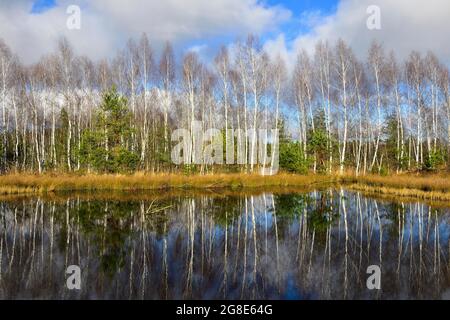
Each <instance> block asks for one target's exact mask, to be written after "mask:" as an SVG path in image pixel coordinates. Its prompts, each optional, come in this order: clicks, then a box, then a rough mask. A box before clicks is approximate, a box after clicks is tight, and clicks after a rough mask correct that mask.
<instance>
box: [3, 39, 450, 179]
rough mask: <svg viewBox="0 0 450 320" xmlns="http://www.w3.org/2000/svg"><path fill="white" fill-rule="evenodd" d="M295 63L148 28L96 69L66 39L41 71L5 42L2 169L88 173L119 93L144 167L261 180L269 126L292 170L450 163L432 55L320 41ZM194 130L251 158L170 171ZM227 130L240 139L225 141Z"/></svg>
mask: <svg viewBox="0 0 450 320" xmlns="http://www.w3.org/2000/svg"><path fill="white" fill-rule="evenodd" d="M157 49H158V48H157ZM288 66H291V64H289V61H285V60H284V58H283V57H281V56H279V55H276V56H272V55H271V54H270V52H266V51H265V50H264V49H263V47H262V46H261V44H260V42H259V40H258V38H257V37H255V36H249V37H248V39H247V40H245V41H237V42H236V43H234V44H233V45H230V46H226V47H225V46H224V47H222V48H221V49H220V50H218V53H217V55H216V56H213V57H209V59H208V58H205V57H200V56H199V54H198V53H196V52H194V51H186V52H182V53H178V52H175V51H174V49H173V47H172V45H171V44H170V43H167V44H166V45H165V46H164V47H163V48H162V50H159V49H158V50H155V48H154V47H153V45H152V43H151V42H150V41H149V38H148V37H147V35H145V34H143V35H142V36H141V37H140V38H139V39H138V40H135V39H130V40H129V41H128V42H127V43H126V44H125V45H124V47H123V49H122V50H119V51H118V52H117V54H116V55H115V56H114V57H113V58H109V59H102V60H99V61H92V60H91V59H89V58H88V57H85V56H77V54H76V52H75V50H74V49H73V48H72V47H71V45H70V43H69V42H68V41H67V40H66V39H64V38H63V39H60V40H59V42H58V46H57V50H56V51H55V52H54V53H52V54H49V55H47V56H44V57H42V58H41V59H40V60H39V62H37V63H35V64H33V65H25V64H22V63H21V62H20V60H19V58H18V57H17V56H16V55H15V54H14V52H12V51H11V50H10V49H9V48H8V46H7V44H6V43H4V42H3V41H0V172H1V173H2V174H4V173H8V172H21V171H32V172H38V173H44V172H50V171H58V172H75V171H87V172H90V171H92V170H93V169H92V166H91V165H90V164H89V163H85V162H83V161H81V160H82V159H81V158H80V154H81V153H82V152H81V149H82V147H83V137H84V136H85V132H86V131H87V130H91V129H92V128H93V126H94V124H95V123H96V119H97V118H98V116H99V115H98V112H99V106H100V105H101V101H102V96H103V94H104V92H106V91H108V90H110V89H111V88H112V87H114V88H116V90H117V91H118V93H119V94H120V95H121V96H123V97H125V98H126V99H127V108H128V109H129V111H130V113H131V117H130V118H129V126H130V133H131V134H130V135H129V137H128V136H127V137H126V138H124V137H122V141H120V144H121V146H122V147H124V148H126V149H128V150H130V151H131V152H135V153H136V154H137V155H138V156H139V165H138V169H139V170H144V171H148V172H169V171H185V170H187V169H188V170H189V171H192V170H193V171H198V172H200V173H211V172H215V171H221V172H248V173H251V172H255V169H256V168H255V167H257V166H258V165H257V161H256V160H255V158H256V157H257V137H256V132H257V131H255V130H253V129H261V128H264V129H277V130H279V133H280V139H279V140H277V143H279V148H280V153H281V154H280V157H281V158H280V162H281V164H282V165H281V169H282V170H287V171H293V172H305V171H311V172H314V173H316V172H323V173H333V172H337V173H344V172H346V171H352V172H354V173H356V174H368V173H387V172H397V173H399V172H403V171H415V170H438V169H439V168H444V167H446V166H448V165H449V164H450V93H449V92H450V90H449V88H450V79H449V70H448V67H447V66H446V65H444V64H443V63H442V62H441V61H439V59H438V57H436V56H435V55H434V54H433V53H432V52H428V53H419V52H411V54H410V55H409V56H408V57H406V58H404V59H400V58H399V57H397V56H396V54H395V52H387V51H386V50H385V48H383V46H382V45H381V44H379V43H373V44H372V46H371V47H370V48H368V51H367V59H366V60H365V61H364V60H361V59H360V58H359V57H357V56H356V55H355V54H354V53H353V51H352V48H351V47H350V46H349V45H348V44H346V43H345V42H344V41H343V40H339V41H337V42H336V43H328V42H320V43H318V44H317V45H316V47H315V52H313V53H312V54H309V53H307V51H305V50H300V51H299V52H298V53H297V59H296V61H294V64H293V66H292V67H288ZM196 123H202V128H201V129H202V130H207V129H209V128H216V129H219V130H221V131H222V132H223V136H224V139H225V140H226V141H229V140H230V139H231V140H236V141H239V142H242V141H243V144H242V146H243V149H244V154H245V157H246V158H247V159H246V160H247V161H244V160H245V159H244V160H243V159H235V163H236V164H235V165H230V164H228V165H222V166H221V167H217V166H213V165H209V164H205V165H201V166H193V167H189V168H186V166H182V165H175V164H174V163H172V161H171V158H170V152H171V148H172V147H173V144H174V142H173V141H171V133H172V132H173V131H174V130H176V129H178V128H186V129H188V130H190V132H191V134H192V135H193V134H194V131H195V125H196ZM227 129H241V130H242V131H237V134H236V135H235V136H233V137H229V136H228V134H229V130H227ZM107 130H108V128H105V131H107ZM248 132H250V134H249V136H247V137H243V136H242V135H243V133H248ZM104 136H105V141H103V144H104V146H105V148H106V149H107V150H108V148H109V147H110V143H111V141H108V138H107V137H108V135H104ZM192 138H193V140H195V139H194V136H192ZM239 142H238V143H237V144H239ZM274 149H275V148H273V147H272V153H269V155H272V157H271V158H272V159H273V158H274V155H273V152H274V151H273V150H274ZM195 150H196V146H195V145H192V146H191V149H190V150H188V153H187V154H185V155H184V156H185V158H186V159H187V160H192V159H193V157H194V156H195V154H194V153H195ZM104 156H105V157H108V155H107V154H105V155H104ZM227 162H229V161H228V160H227ZM285 163H288V164H289V163H294V164H295V165H294V166H289V165H284V166H283V164H285ZM272 167H273V163H272ZM300 167H301V168H303V169H304V170H303V171H302V170H300V169H298V168H300Z"/></svg>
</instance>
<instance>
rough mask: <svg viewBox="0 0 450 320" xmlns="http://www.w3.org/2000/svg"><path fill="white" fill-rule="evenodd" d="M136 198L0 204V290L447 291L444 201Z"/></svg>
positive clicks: (330, 195) (32, 293)
mask: <svg viewBox="0 0 450 320" xmlns="http://www.w3.org/2000/svg"><path fill="white" fill-rule="evenodd" d="M142 199H145V200H141V199H140V198H139V196H136V195H134V196H133V197H130V196H125V195H124V196H123V197H121V196H115V197H90V196H86V195H85V196H79V195H66V196H59V197H57V198H56V197H55V198H49V197H47V198H39V197H36V198H22V199H3V200H0V298H2V299H18V298H25V299H34V298H39V299H78V298H82V299H223V298H224V299H449V298H450V265H449V260H448V259H449V251H450V242H449V240H450V239H449V231H450V225H449V222H450V209H449V208H446V207H445V206H444V207H442V206H441V207H434V206H430V205H428V204H424V203H406V202H395V203H394V202H388V201H380V200H375V199H371V198H367V197H365V196H363V195H361V194H359V193H353V192H346V191H343V190H337V191H331V190H328V191H320V192H319V191H317V192H310V193H304V194H301V193H300V194H298V193H297V194H283V195H280V194H272V193H262V194H259V195H250V194H248V195H246V194H242V193H241V194H237V195H232V194H231V195H227V196H220V195H214V194H211V195H197V196H191V195H189V196H188V195H179V194H178V195H170V196H166V197H161V196H158V197H154V198H153V197H149V196H147V197H143V198H142ZM69 265H78V266H80V268H81V290H79V291H77V290H69V289H68V288H67V287H66V278H67V275H66V268H67V266H69ZM369 265H377V266H379V267H380V268H381V290H369V289H368V288H367V285H366V281H367V278H368V277H369V275H368V274H367V273H366V271H367V267H368V266H369Z"/></svg>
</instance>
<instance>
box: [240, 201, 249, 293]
mask: <svg viewBox="0 0 450 320" xmlns="http://www.w3.org/2000/svg"><path fill="white" fill-rule="evenodd" d="M244 219H245V229H244V267H243V271H242V274H243V276H242V285H241V299H243V297H244V290H245V278H246V275H247V230H248V200H247V197H245V218H244Z"/></svg>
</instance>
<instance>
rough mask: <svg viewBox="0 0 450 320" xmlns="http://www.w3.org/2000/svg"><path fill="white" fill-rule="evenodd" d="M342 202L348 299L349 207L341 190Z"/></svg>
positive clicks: (345, 282)
mask: <svg viewBox="0 0 450 320" xmlns="http://www.w3.org/2000/svg"><path fill="white" fill-rule="evenodd" d="M340 201H341V206H342V211H343V212H344V229H345V257H344V299H346V298H347V286H348V224H347V207H346V205H345V198H344V190H343V189H341V196H340Z"/></svg>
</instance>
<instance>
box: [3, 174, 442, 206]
mask: <svg viewBox="0 0 450 320" xmlns="http://www.w3.org/2000/svg"><path fill="white" fill-rule="evenodd" d="M337 184H339V185H341V186H344V187H346V188H348V189H352V190H357V191H362V192H365V193H371V194H378V195H389V196H396V197H407V198H416V199H423V200H433V201H450V175H448V174H433V175H413V174H403V175H391V176H387V177H383V176H374V175H368V176H360V177H356V176H354V175H351V174H345V175H343V176H338V175H333V176H323V175H304V176H302V175H293V174H286V173H280V174H278V175H275V176H261V175H257V174H253V175H252V174H214V175H203V176H200V175H192V176H186V175H180V174H145V173H136V174H134V175H95V174H90V175H74V174H72V175H69V174H45V175H36V174H10V175H5V176H0V195H19V194H35V193H51V192H54V191H91V192H92V191H95V192H100V191H138V190H141V191H150V190H154V191H158V190H172V191H173V190H220V193H225V192H229V191H238V190H243V189H257V188H263V189H264V188H266V189H268V188H270V189H271V190H272V189H280V188H281V189H283V188H285V189H289V188H307V189H311V188H320V187H324V186H333V185H337Z"/></svg>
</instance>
